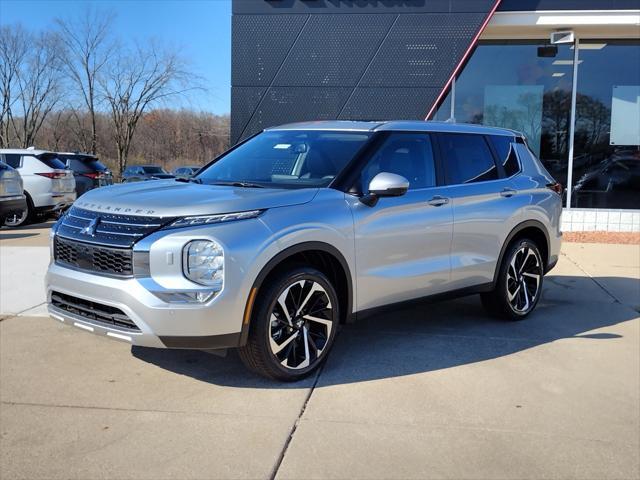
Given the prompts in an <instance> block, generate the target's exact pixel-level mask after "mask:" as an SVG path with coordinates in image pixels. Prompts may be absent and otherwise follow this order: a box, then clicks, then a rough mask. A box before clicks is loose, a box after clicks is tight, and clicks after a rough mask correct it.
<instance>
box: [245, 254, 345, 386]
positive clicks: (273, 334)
mask: <svg viewBox="0 0 640 480" xmlns="http://www.w3.org/2000/svg"><path fill="white" fill-rule="evenodd" d="M339 313H340V312H339V304H338V297H337V295H336V292H335V289H334V287H333V285H332V284H331V282H330V281H329V280H328V279H327V277H326V276H325V275H324V274H323V273H322V272H320V271H318V270H316V269H314V268H310V267H298V268H292V269H290V270H287V271H284V272H282V273H280V274H279V275H277V276H276V277H275V278H273V279H272V281H271V280H270V281H269V285H267V286H264V287H263V289H261V291H260V292H259V294H258V299H257V300H256V304H255V308H254V314H253V315H252V320H251V326H250V330H249V338H248V341H247V344H246V345H245V346H243V347H240V349H239V353H240V358H241V359H242V361H243V362H244V364H245V365H246V366H247V367H249V369H251V370H253V371H255V372H256V373H259V374H260V375H263V376H266V377H269V378H273V379H276V380H283V381H296V380H299V379H301V378H304V377H306V376H307V375H309V374H310V373H311V372H313V371H314V370H316V369H317V368H318V367H319V366H320V365H321V364H322V362H323V361H324V360H325V358H326V356H327V354H328V352H329V349H330V348H331V346H332V345H333V341H334V339H335V336H336V330H337V327H338V323H339V318H340V315H339Z"/></svg>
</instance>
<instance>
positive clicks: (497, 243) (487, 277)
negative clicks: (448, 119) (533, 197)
mask: <svg viewBox="0 0 640 480" xmlns="http://www.w3.org/2000/svg"><path fill="white" fill-rule="evenodd" d="M437 139H438V147H439V154H440V156H441V161H442V164H443V165H444V169H445V182H446V185H447V187H446V189H445V191H444V193H443V195H444V196H446V197H449V198H451V201H452V206H453V241H452V244H451V289H452V290H454V289H459V288H466V287H471V286H477V285H482V284H485V283H489V282H492V281H493V276H494V272H495V268H496V264H497V260H498V256H499V254H500V249H501V247H502V243H503V241H504V239H505V238H506V236H507V234H508V232H510V231H511V229H512V228H513V227H514V226H515V225H516V224H517V223H519V222H518V219H519V215H520V214H519V209H518V207H517V200H515V197H516V194H517V192H516V190H515V189H514V188H513V184H512V180H511V178H508V177H507V176H506V174H505V166H504V165H503V163H502V162H501V161H498V160H497V155H496V150H495V148H494V146H493V144H492V142H491V139H490V138H489V137H488V136H485V135H480V134H466V133H465V134H463V133H440V134H438V135H437Z"/></svg>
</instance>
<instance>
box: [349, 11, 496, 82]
mask: <svg viewBox="0 0 640 480" xmlns="http://www.w3.org/2000/svg"><path fill="white" fill-rule="evenodd" d="M483 19H484V14H478V13H461V14H457V15H448V14H424V15H421V14H407V15H400V16H398V20H397V21H396V23H395V25H394V26H393V28H392V29H391V32H390V33H389V35H388V36H387V38H386V39H385V41H384V42H383V44H382V47H381V48H380V50H379V51H378V53H377V54H376V56H375V58H373V59H372V61H371V65H370V66H369V68H368V69H367V72H366V74H365V75H364V77H363V78H362V81H361V82H360V85H362V86H376V87H398V86H403V87H442V86H443V85H444V83H445V82H446V81H447V80H448V79H449V76H450V75H451V72H452V71H453V69H454V68H455V66H456V65H457V63H458V61H459V60H460V57H461V56H462V54H463V53H464V51H465V50H466V48H467V46H468V45H469V42H470V41H471V39H472V38H473V35H474V34H475V33H476V31H477V30H478V27H479V25H480V24H481V23H482V20H483Z"/></svg>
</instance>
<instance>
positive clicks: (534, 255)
mask: <svg viewBox="0 0 640 480" xmlns="http://www.w3.org/2000/svg"><path fill="white" fill-rule="evenodd" d="M542 273H543V272H542V262H541V261H540V256H539V255H538V252H536V251H535V250H534V249H532V248H531V247H529V246H527V245H523V246H522V247H520V248H519V249H518V250H516V252H515V253H514V254H513V257H511V262H510V263H509V268H508V269H507V300H508V301H509V304H510V305H511V308H512V309H513V311H514V312H516V313H518V314H520V315H523V314H526V313H528V312H529V311H530V310H531V309H532V308H533V307H534V306H535V304H536V301H537V300H538V295H539V293H540V280H541V278H542Z"/></svg>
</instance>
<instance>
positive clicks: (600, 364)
mask: <svg viewBox="0 0 640 480" xmlns="http://www.w3.org/2000/svg"><path fill="white" fill-rule="evenodd" d="M47 235H48V226H47V225H44V226H35V227H32V228H26V229H19V230H11V231H9V230H6V229H2V230H0V282H1V290H0V318H2V321H1V322H0V401H1V404H0V435H1V436H0V442H1V443H0V477H1V478H3V479H14V478H73V479H84V478H119V479H124V478H145V479H152V478H153V479H158V478H163V479H165V478H166V479H168V478H180V479H182V478H198V479H204V478H282V479H287V478H292V479H293V478H375V479H383V478H384V479H386V478H402V479H407V478H455V479H461V478H475V479H488V478H492V479H493V478H505V479H506V478H508V479H514V478H523V479H524V478H576V479H578V478H579V479H584V478H593V479H603V478H616V479H622V478H624V479H632V478H639V477H640V453H639V452H640V329H639V326H640V322H639V320H640V318H639V317H640V313H639V311H640V247H639V246H638V245H600V244H579V243H572V244H569V243H566V244H565V245H564V246H563V254H562V257H561V260H560V262H559V264H558V266H557V267H556V269H555V270H553V272H551V274H550V275H549V276H548V277H547V278H546V280H545V287H544V294H543V297H542V300H541V302H540V304H539V306H538V308H537V310H536V311H535V312H534V314H532V315H531V317H529V319H527V320H526V321H523V322H518V323H505V322H501V321H497V320H494V319H492V318H490V317H488V316H487V315H486V314H485V313H484V311H483V310H482V309H481V307H480V302H479V299H478V298H477V296H473V297H468V298H465V299H460V300H455V301H449V302H444V303H439V304H424V305H420V306H414V307H410V308H405V309H399V310H397V311H395V312H393V313H390V314H385V315H380V316H376V317H371V318H369V319H367V320H365V321H362V322H360V323H357V324H355V325H353V326H348V327H345V328H344V329H343V331H342V332H341V334H340V336H339V338H338V340H337V343H336V345H335V349H334V351H333V352H332V353H331V356H330V358H329V360H328V362H327V364H326V365H325V366H324V368H323V369H322V371H321V372H320V374H319V375H317V376H316V377H314V378H310V379H308V380H306V381H304V382H301V383H297V384H293V385H283V384H277V383H273V382H269V381H266V380H263V379H261V378H258V377H255V376H253V375H252V374H250V373H248V372H247V371H246V370H245V369H244V367H243V366H242V364H241V363H240V361H239V359H238V357H237V355H236V354H235V353H233V352H232V353H230V354H229V355H228V356H227V357H225V358H221V357H217V356H213V355H210V354H206V353H201V352H184V351H167V350H154V349H147V348H136V347H134V348H132V347H131V346H129V345H126V344H124V343H118V342H115V341H111V340H108V339H106V338H102V337H97V336H93V335H90V334H87V333H86V332H83V331H80V330H78V329H74V328H72V327H69V326H65V325H62V324H59V323H58V322H55V321H53V320H50V319H49V318H47V317H46V316H44V309H43V306H42V303H43V301H44V288H43V285H42V277H43V275H44V269H45V268H46V264H47V262H48V248H47Z"/></svg>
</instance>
